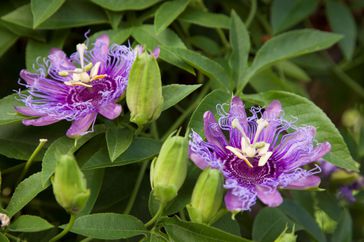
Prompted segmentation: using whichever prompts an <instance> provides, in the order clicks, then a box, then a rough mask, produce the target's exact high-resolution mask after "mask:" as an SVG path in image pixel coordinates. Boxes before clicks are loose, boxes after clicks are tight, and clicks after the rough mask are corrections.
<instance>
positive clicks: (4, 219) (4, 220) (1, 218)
mask: <svg viewBox="0 0 364 242" xmlns="http://www.w3.org/2000/svg"><path fill="white" fill-rule="evenodd" d="M9 223H10V218H9V216H8V215H6V214H5V213H0V227H1V228H4V227H6V226H8V225H9Z"/></svg>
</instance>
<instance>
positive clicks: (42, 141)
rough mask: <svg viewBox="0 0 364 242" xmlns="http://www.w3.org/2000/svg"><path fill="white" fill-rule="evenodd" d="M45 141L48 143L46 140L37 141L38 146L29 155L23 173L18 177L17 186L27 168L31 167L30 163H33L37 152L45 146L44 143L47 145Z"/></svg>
mask: <svg viewBox="0 0 364 242" xmlns="http://www.w3.org/2000/svg"><path fill="white" fill-rule="evenodd" d="M47 141H48V140H47V139H40V140H39V144H38V146H37V148H35V150H34V151H33V153H32V154H31V156H30V157H29V159H28V160H27V162H26V163H25V166H24V168H23V171H22V173H21V174H20V176H19V178H18V182H17V184H18V183H19V182H20V181H21V180H23V178H24V176H25V175H26V174H27V172H28V170H29V167H30V166H31V165H32V162H33V160H34V158H35V157H36V156H37V155H38V153H39V151H40V150H41V149H42V148H43V146H44V145H45V143H47Z"/></svg>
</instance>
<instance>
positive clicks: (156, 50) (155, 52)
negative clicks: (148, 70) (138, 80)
mask: <svg viewBox="0 0 364 242" xmlns="http://www.w3.org/2000/svg"><path fill="white" fill-rule="evenodd" d="M160 52H161V49H160V48H159V47H157V48H155V49H154V50H153V51H152V56H154V58H156V59H157V58H158V57H159V54H160Z"/></svg>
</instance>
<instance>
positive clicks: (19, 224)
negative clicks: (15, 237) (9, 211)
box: [8, 215, 53, 233]
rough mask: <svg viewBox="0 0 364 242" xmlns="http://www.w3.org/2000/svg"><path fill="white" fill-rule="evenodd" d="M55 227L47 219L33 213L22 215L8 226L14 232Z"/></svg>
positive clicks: (27, 231)
mask: <svg viewBox="0 0 364 242" xmlns="http://www.w3.org/2000/svg"><path fill="white" fill-rule="evenodd" d="M51 228H53V225H52V224H50V223H48V221H47V220H45V219H43V218H41V217H38V216H33V215H21V216H19V217H18V218H17V219H16V220H15V221H14V222H11V224H10V226H9V227H8V229H9V231H12V232H26V233H29V232H38V231H43V230H47V229H51Z"/></svg>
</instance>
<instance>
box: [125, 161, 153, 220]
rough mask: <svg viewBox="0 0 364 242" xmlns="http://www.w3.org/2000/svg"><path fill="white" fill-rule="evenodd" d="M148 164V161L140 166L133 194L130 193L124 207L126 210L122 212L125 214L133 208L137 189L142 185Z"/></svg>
mask: <svg viewBox="0 0 364 242" xmlns="http://www.w3.org/2000/svg"><path fill="white" fill-rule="evenodd" d="M148 164H149V161H144V162H143V164H142V167H141V168H140V171H139V174H138V177H137V180H136V182H135V186H134V189H133V192H132V194H131V196H130V198H129V201H128V204H127V205H126V208H125V210H124V213H125V214H129V213H130V211H131V209H132V208H133V205H134V202H135V199H136V197H137V195H138V192H139V188H140V185H141V184H142V181H143V178H144V174H145V171H146V170H147V167H148Z"/></svg>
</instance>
